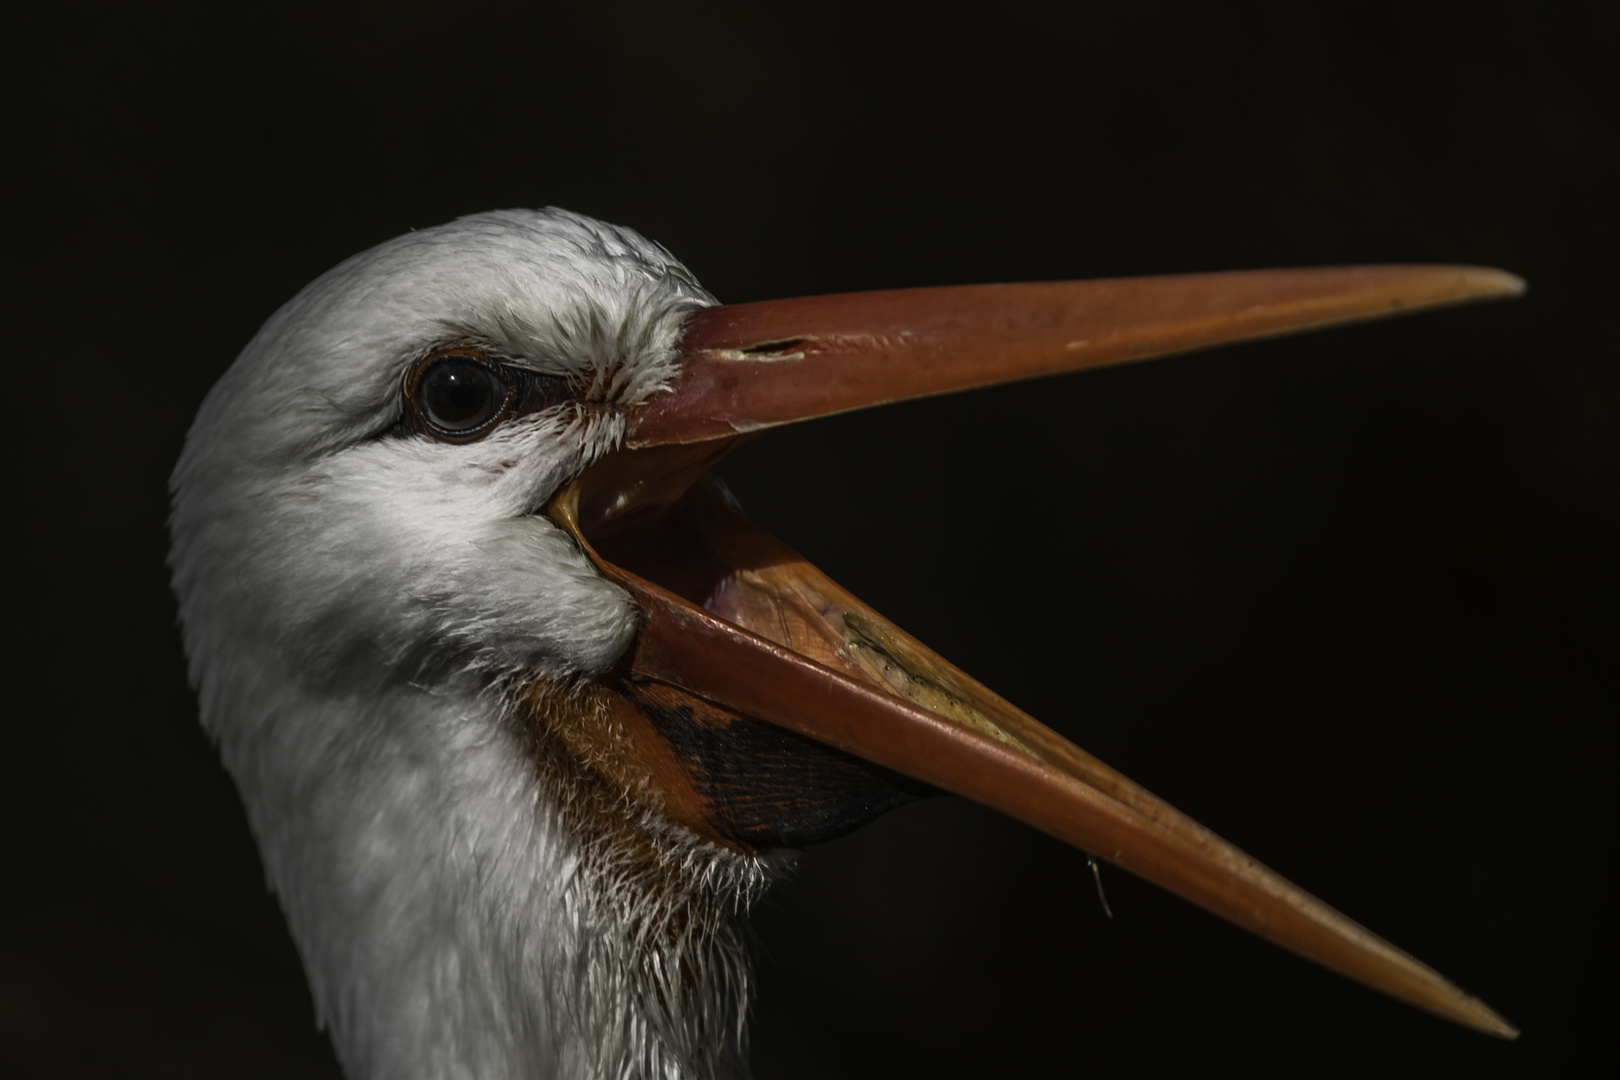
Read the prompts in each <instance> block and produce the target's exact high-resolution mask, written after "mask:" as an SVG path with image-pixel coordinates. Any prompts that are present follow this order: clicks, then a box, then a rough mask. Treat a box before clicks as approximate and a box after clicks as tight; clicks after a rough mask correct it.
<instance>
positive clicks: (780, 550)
mask: <svg viewBox="0 0 1620 1080" xmlns="http://www.w3.org/2000/svg"><path fill="white" fill-rule="evenodd" d="M660 495H661V497H660V498H657V499H649V500H648V501H646V502H643V503H640V504H639V505H633V506H632V505H630V503H629V501H628V500H627V499H626V498H624V497H623V496H624V493H623V491H622V490H621V491H619V492H618V493H616V494H612V495H606V496H604V495H603V494H602V493H601V492H600V491H599V492H598V493H597V495H596V496H595V502H596V505H597V508H598V509H597V512H595V513H592V514H589V515H587V514H582V515H581V529H582V532H583V534H584V536H585V538H586V539H587V541H588V542H589V543H590V544H591V546H592V548H593V549H594V550H595V551H596V553H597V555H598V557H600V558H601V559H603V560H604V561H606V562H609V563H611V564H613V565H614V566H616V567H618V568H619V569H621V570H625V571H628V572H630V573H632V574H634V575H636V576H637V577H640V578H642V579H643V580H645V581H649V582H651V583H652V584H654V585H658V586H659V587H661V588H663V589H666V590H668V591H669V592H672V593H674V594H675V595H676V596H679V597H680V598H682V599H683V600H686V601H687V602H688V603H691V604H694V605H696V606H698V607H700V608H702V609H703V610H705V611H707V612H709V613H710V614H711V615H714V616H716V617H718V618H720V619H724V620H725V621H727V622H729V623H731V624H733V625H735V626H740V627H742V628H743V629H745V630H748V631H750V632H752V633H754V634H757V635H759V636H760V637H763V638H765V639H766V640H768V641H771V642H774V643H775V644H777V645H780V646H783V647H784V648H787V649H790V650H792V651H793V652H794V653H796V654H798V655H799V656H801V657H804V658H806V659H809V660H813V661H815V662H816V663H818V664H821V665H823V666H825V667H829V668H831V669H833V670H834V671H838V672H841V673H843V674H845V675H848V676H850V677H853V678H856V679H859V680H861V681H863V682H866V683H868V684H871V685H874V686H876V687H877V688H879V689H881V690H882V691H884V692H885V693H887V694H890V695H892V696H894V697H897V698H902V699H905V700H908V701H910V702H912V703H913V704H915V705H919V706H921V707H922V708H924V709H926V710H928V711H929V712H931V713H934V714H935V715H937V716H941V717H943V718H946V719H949V720H952V721H954V722H956V723H958V724H961V725H963V726H964V727H968V728H972V729H974V730H976V731H978V732H980V733H981V734H984V735H988V736H990V737H991V738H993V739H996V740H997V741H999V742H1002V743H1004V744H1005V745H1008V746H1011V747H1013V748H1015V749H1017V750H1020V751H1021V752H1023V753H1025V754H1029V755H1030V756H1035V757H1039V756H1040V755H1039V754H1038V753H1037V752H1036V751H1035V750H1034V749H1033V748H1032V747H1031V746H1029V745H1027V744H1026V742H1025V741H1024V740H1022V739H1020V738H1018V737H1016V736H1015V735H1013V734H1011V733H1009V731H1008V730H1007V727H1006V723H1005V721H1004V720H1001V721H998V720H997V719H992V717H999V716H1001V714H1002V713H1003V712H1005V708H1002V707H998V706H1001V705H1002V703H1001V702H1000V700H999V699H998V698H996V697H995V695H993V694H991V693H990V692H989V691H987V690H985V689H984V688H983V687H982V686H980V685H979V684H978V683H977V682H976V681H974V680H973V679H971V678H969V677H968V676H966V675H965V674H963V673H962V672H960V671H959V670H957V669H956V668H955V667H954V666H952V665H951V664H949V663H947V662H946V661H945V660H944V659H942V658H941V657H939V656H938V655H937V654H935V653H933V652H932V650H929V649H927V648H926V647H925V646H923V645H922V644H921V643H920V642H917V641H916V640H915V639H913V638H911V637H910V635H908V634H906V633H904V632H903V631H901V630H900V629H899V628H898V627H895V626H894V625H893V624H891V623H890V622H889V621H888V620H886V619H884V618H883V617H882V616H881V615H879V614H878V613H877V612H874V611H872V610H871V609H870V608H868V607H866V606H865V605H864V604H862V603H861V602H860V601H859V600H857V599H855V597H853V596H851V595H850V594H848V593H847V592H846V591H845V590H843V589H842V588H841V587H839V586H838V585H837V584H836V583H834V582H833V581H831V580H830V579H828V578H827V577H826V576H825V575H824V574H822V573H821V571H819V570H817V569H816V568H815V567H814V566H813V565H812V564H811V563H810V562H808V561H807V560H806V559H805V558H804V557H803V556H801V555H800V554H798V552H796V551H794V550H793V549H792V548H789V547H788V546H787V545H786V544H783V543H782V542H781V541H779V540H777V539H776V538H775V537H773V536H771V535H770V534H769V533H767V532H765V531H764V530H763V529H760V528H759V527H758V526H756V525H754V524H753V523H752V522H750V521H748V519H747V518H745V517H744V516H743V515H742V513H741V512H740V511H739V510H738V509H737V508H736V507H735V505H733V504H732V503H731V501H730V500H729V499H728V498H727V497H726V495H725V494H724V493H723V492H722V491H721V490H720V489H719V488H718V487H717V486H716V485H715V484H714V483H713V482H712V481H710V480H709V479H707V478H706V477H704V476H701V475H700V476H697V477H695V478H692V479H691V480H690V481H689V482H688V484H687V486H686V487H685V488H684V490H680V491H679V493H678V494H676V493H675V492H674V485H670V486H668V487H664V488H662V489H661V490H660ZM586 501H589V498H587V500H586ZM604 506H611V507H614V508H615V512H613V513H611V514H603V513H601V507H604ZM587 521H589V522H592V523H593V524H590V525H587V524H586V522H587Z"/></svg>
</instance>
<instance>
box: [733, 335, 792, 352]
mask: <svg viewBox="0 0 1620 1080" xmlns="http://www.w3.org/2000/svg"><path fill="white" fill-rule="evenodd" d="M803 344H804V338H802V337H794V338H782V339H781V340H779V341H762V342H760V343H759V344H758V345H750V346H748V347H747V348H746V349H740V350H738V351H739V352H742V353H743V354H745V355H748V356H761V355H764V354H766V353H781V352H790V351H792V350H793V349H797V348H798V347H799V346H800V345H803Z"/></svg>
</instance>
